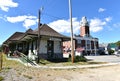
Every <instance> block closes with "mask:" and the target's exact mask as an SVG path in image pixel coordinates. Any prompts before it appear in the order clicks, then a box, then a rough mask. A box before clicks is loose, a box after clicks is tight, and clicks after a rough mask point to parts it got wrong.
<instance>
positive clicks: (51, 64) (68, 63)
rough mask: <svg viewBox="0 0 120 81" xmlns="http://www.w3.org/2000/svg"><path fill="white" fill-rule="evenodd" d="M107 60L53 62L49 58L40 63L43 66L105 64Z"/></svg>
mask: <svg viewBox="0 0 120 81" xmlns="http://www.w3.org/2000/svg"><path fill="white" fill-rule="evenodd" d="M105 63H106V62H93V61H87V62H74V63H72V62H70V61H66V62H51V61H48V60H44V59H41V60H40V63H39V65H42V66H74V65H89V64H105Z"/></svg>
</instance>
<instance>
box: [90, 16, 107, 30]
mask: <svg viewBox="0 0 120 81" xmlns="http://www.w3.org/2000/svg"><path fill="white" fill-rule="evenodd" d="M106 23H107V22H105V21H102V20H100V19H98V18H94V19H91V20H90V31H92V32H98V31H101V30H103V26H105V25H106Z"/></svg>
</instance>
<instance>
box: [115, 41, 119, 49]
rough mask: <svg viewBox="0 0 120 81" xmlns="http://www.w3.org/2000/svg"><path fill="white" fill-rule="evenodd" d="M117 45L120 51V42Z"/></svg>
mask: <svg viewBox="0 0 120 81" xmlns="http://www.w3.org/2000/svg"><path fill="white" fill-rule="evenodd" d="M116 44H117V46H118V47H119V49H120V41H117V42H116Z"/></svg>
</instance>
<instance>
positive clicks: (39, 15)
mask: <svg viewBox="0 0 120 81" xmlns="http://www.w3.org/2000/svg"><path fill="white" fill-rule="evenodd" d="M42 10H43V7H41V9H39V11H38V44H37V45H38V46H37V51H38V52H37V56H38V59H37V63H39V59H40V58H39V52H40V18H41V12H42Z"/></svg>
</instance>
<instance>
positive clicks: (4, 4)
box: [0, 0, 18, 12]
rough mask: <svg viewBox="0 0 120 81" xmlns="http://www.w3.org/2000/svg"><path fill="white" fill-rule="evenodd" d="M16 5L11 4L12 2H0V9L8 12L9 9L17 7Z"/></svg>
mask: <svg viewBox="0 0 120 81" xmlns="http://www.w3.org/2000/svg"><path fill="white" fill-rule="evenodd" d="M17 6H18V3H15V2H13V1H12V0H0V9H1V10H3V11H6V12H8V10H9V8H10V7H17Z"/></svg>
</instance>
